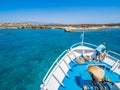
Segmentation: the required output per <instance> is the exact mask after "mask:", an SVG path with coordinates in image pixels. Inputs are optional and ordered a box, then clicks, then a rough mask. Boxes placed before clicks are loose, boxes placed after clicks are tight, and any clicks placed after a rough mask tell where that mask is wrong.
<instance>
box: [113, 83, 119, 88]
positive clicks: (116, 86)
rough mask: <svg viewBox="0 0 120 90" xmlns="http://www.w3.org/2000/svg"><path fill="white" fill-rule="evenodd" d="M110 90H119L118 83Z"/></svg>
mask: <svg viewBox="0 0 120 90" xmlns="http://www.w3.org/2000/svg"><path fill="white" fill-rule="evenodd" d="M112 90H120V83H114V84H113V87H112Z"/></svg>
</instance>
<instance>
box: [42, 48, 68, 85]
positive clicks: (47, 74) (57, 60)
mask: <svg viewBox="0 0 120 90" xmlns="http://www.w3.org/2000/svg"><path fill="white" fill-rule="evenodd" d="M66 52H67V50H65V51H64V52H62V53H61V54H60V56H59V57H58V58H57V59H56V60H55V61H54V63H53V64H52V66H51V67H50V69H49V70H48V72H47V73H46V75H45V77H44V78H43V83H44V82H45V80H46V79H47V77H48V76H49V74H50V72H51V71H52V70H53V68H54V66H55V65H56V64H57V63H58V62H59V60H60V58H61V57H62V56H63V55H64V54H65V53H66Z"/></svg>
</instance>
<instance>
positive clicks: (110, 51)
mask: <svg viewBox="0 0 120 90" xmlns="http://www.w3.org/2000/svg"><path fill="white" fill-rule="evenodd" d="M107 53H113V54H115V55H118V56H120V54H118V53H116V52H114V51H111V50H109V51H107Z"/></svg>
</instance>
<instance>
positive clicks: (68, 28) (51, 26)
mask: <svg viewBox="0 0 120 90" xmlns="http://www.w3.org/2000/svg"><path fill="white" fill-rule="evenodd" d="M25 28H29V29H36V30H37V29H39V30H40V29H41V30H43V29H63V30H65V31H66V32H72V31H76V30H102V29H107V28H120V24H70V25H68V24H67V25H65V24H20V23H18V24H16V23H5V24H0V29H25Z"/></svg>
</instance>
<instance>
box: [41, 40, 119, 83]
mask: <svg viewBox="0 0 120 90" xmlns="http://www.w3.org/2000/svg"><path fill="white" fill-rule="evenodd" d="M81 44H83V46H87V47H90V48H92V49H95V48H96V47H97V46H96V45H94V44H90V43H86V42H83V43H81V42H79V43H76V44H73V45H72V46H71V47H70V50H72V49H73V48H75V47H78V46H81ZM67 51H68V50H65V51H64V52H63V53H61V54H60V56H59V57H58V58H57V59H56V60H55V61H54V63H53V64H52V66H51V67H50V69H49V70H48V72H47V73H46V75H45V77H44V78H43V85H45V84H46V82H47V81H48V80H47V78H48V77H49V76H50V74H51V75H52V72H53V69H54V68H55V66H56V65H58V64H59V62H60V61H61V60H63V61H64V59H62V58H63V55H65V54H67ZM107 53H108V57H111V58H113V59H115V62H116V61H118V60H120V58H116V57H113V56H111V55H110V53H112V54H115V55H117V56H119V57H120V54H118V53H116V52H113V51H110V50H109V51H108V52H107ZM118 64H120V61H118ZM58 66H59V65H58ZM117 66H118V65H117ZM116 68H117V67H115V68H113V69H114V70H115V69H116ZM62 69H63V68H62ZM62 69H61V70H62ZM62 71H63V70H62ZM63 73H64V71H63ZM53 76H54V75H53Z"/></svg>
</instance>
